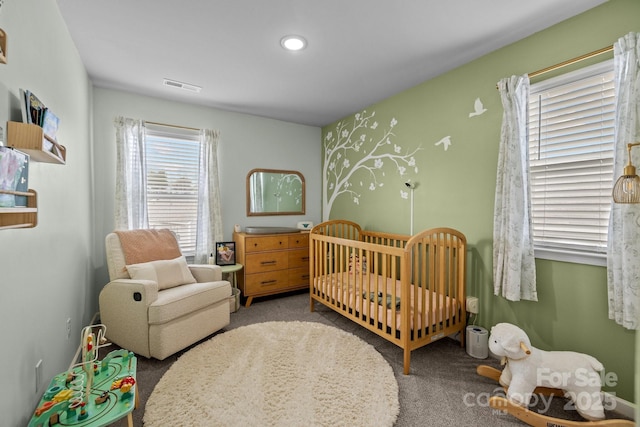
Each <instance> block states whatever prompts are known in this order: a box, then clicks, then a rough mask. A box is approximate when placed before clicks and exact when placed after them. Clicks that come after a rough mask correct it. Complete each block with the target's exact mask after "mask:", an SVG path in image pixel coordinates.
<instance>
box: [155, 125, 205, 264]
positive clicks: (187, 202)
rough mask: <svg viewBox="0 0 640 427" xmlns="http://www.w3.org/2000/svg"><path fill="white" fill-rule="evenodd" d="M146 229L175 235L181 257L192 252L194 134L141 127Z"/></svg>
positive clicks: (195, 187) (195, 202)
mask: <svg viewBox="0 0 640 427" xmlns="http://www.w3.org/2000/svg"><path fill="white" fill-rule="evenodd" d="M145 129H146V132H145V150H146V153H145V154H146V171H147V215H148V217H149V227H150V228H168V229H170V230H172V231H173V232H175V233H176V235H177V237H178V242H179V244H180V249H181V250H182V253H183V255H185V256H187V257H192V256H194V254H195V250H196V235H197V220H198V177H199V175H200V171H199V163H200V162H199V159H200V157H199V156H200V154H199V153H200V142H199V140H198V132H197V131H193V130H188V129H181V128H172V127H167V126H155V125H152V124H149V123H147V124H146V125H145Z"/></svg>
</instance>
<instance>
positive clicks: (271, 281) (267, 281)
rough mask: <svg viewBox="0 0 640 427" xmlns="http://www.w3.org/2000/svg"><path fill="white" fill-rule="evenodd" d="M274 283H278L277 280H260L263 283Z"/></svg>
mask: <svg viewBox="0 0 640 427" xmlns="http://www.w3.org/2000/svg"><path fill="white" fill-rule="evenodd" d="M274 283H278V281H277V280H265V281H264V282H260V284H261V285H273V284H274Z"/></svg>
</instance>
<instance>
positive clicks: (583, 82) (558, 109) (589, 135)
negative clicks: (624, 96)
mask: <svg viewBox="0 0 640 427" xmlns="http://www.w3.org/2000/svg"><path fill="white" fill-rule="evenodd" d="M614 109H615V93H614V83H613V62H612V61H606V62H605V63H601V64H597V65H595V66H591V67H588V68H585V69H582V70H580V71H578V72H573V73H569V74H565V75H563V76H559V77H556V78H553V79H549V80H546V81H544V82H540V83H537V84H533V85H531V87H530V97H529V171H530V182H531V209H532V223H533V238H534V245H535V247H536V249H538V248H541V249H560V250H570V251H578V252H591V253H605V252H606V248H607V229H608V223H609V212H610V210H611V188H612V186H613V153H614Z"/></svg>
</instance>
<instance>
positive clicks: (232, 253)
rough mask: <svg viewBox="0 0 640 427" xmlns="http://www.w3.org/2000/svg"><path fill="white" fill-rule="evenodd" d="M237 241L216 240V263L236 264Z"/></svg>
mask: <svg viewBox="0 0 640 427" xmlns="http://www.w3.org/2000/svg"><path fill="white" fill-rule="evenodd" d="M235 263H236V242H216V265H235Z"/></svg>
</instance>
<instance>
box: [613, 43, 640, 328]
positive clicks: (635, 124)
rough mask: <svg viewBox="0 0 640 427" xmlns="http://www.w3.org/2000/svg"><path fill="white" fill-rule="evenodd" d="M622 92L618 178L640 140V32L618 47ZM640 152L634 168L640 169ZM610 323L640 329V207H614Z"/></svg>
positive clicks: (619, 95) (618, 113)
mask: <svg viewBox="0 0 640 427" xmlns="http://www.w3.org/2000/svg"><path fill="white" fill-rule="evenodd" d="M613 52H614V73H615V74H614V76H615V77H614V78H615V88H616V118H615V121H616V122H615V130H616V133H615V154H614V158H615V162H614V169H613V170H614V179H617V178H618V177H619V176H620V175H622V170H623V168H624V165H625V164H626V163H627V144H628V143H632V142H636V141H640V33H629V34H627V35H626V36H624V37H621V38H620V39H619V40H618V41H617V42H616V43H615V44H614V45H613ZM638 150H640V147H638V148H636V149H635V151H634V150H633V149H632V150H631V153H632V163H633V164H634V165H635V166H638V165H640V152H639V151H638ZM607 250H608V253H607V288H608V295H609V318H610V319H613V320H615V321H616V323H618V324H620V325H622V326H623V327H625V328H627V329H633V330H636V329H638V316H639V315H640V312H639V311H638V306H639V298H640V297H639V296H638V293H639V290H640V205H638V204H617V203H613V202H612V204H611V215H610V217H609V235H608V247H607Z"/></svg>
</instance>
